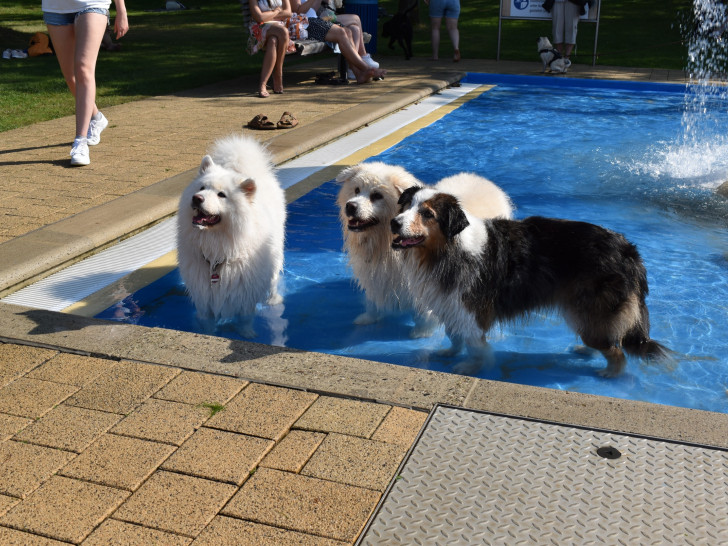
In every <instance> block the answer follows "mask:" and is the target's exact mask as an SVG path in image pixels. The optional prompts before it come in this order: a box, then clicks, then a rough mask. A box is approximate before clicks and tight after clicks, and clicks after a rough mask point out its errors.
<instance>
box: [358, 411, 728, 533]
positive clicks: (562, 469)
mask: <svg viewBox="0 0 728 546" xmlns="http://www.w3.org/2000/svg"><path fill="white" fill-rule="evenodd" d="M358 543H359V544H362V545H371V544H386V545H392V544H408V545H409V544H428V545H430V544H433V545H440V544H448V545H450V544H467V545H471V544H554V545H563V544H579V545H583V544H630V545H631V544H681V545H682V544H728V452H726V451H725V450H721V449H717V448H711V447H703V446H694V445H685V444H680V443H674V442H669V441H664V440H656V439H651V438H642V437H638V436H630V435H625V434H618V433H614V432H605V431H598V430H589V429H584V428H578V427H571V426H566V425H556V424H552V423H545V422H539V421H531V420H526V419H520V418H515V417H508V416H502V415H493V414H488V413H481V412H476V411H470V410H463V409H459V408H452V407H446V406H437V407H436V408H435V409H434V410H433V412H432V413H431V415H430V418H429V420H428V422H427V424H426V425H425V427H424V429H423V431H422V433H421V435H420V437H419V438H418V440H417V442H416V443H415V446H414V448H413V450H412V452H411V453H410V455H409V457H408V458H407V460H406V461H405V462H404V464H403V467H402V469H401V471H400V473H399V474H398V476H397V477H396V478H395V480H394V481H393V482H392V484H391V485H390V487H389V489H388V491H387V493H386V494H385V496H384V497H383V499H382V501H381V502H380V504H379V506H378V508H377V510H376V511H375V513H374V515H373V517H372V519H371V520H370V522H369V523H368V525H367V526H366V528H365V529H364V532H363V533H362V535H361V537H360V538H359V542H358Z"/></svg>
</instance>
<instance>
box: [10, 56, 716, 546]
mask: <svg viewBox="0 0 728 546" xmlns="http://www.w3.org/2000/svg"><path fill="white" fill-rule="evenodd" d="M385 64H386V65H387V66H386V68H387V69H388V70H390V73H389V75H388V77H387V78H386V79H385V80H384V81H382V82H373V83H372V84H370V85H364V86H356V85H350V86H319V85H315V84H314V83H313V76H314V75H315V74H316V73H317V72H323V71H327V70H332V69H333V67H334V61H333V59H331V58H329V59H321V60H317V61H315V62H314V63H310V64H302V65H297V66H292V67H290V68H287V69H286V90H285V94H284V95H271V97H270V98H269V99H265V100H261V99H259V98H257V97H255V96H254V95H253V89H254V78H248V79H247V80H244V79H241V80H236V81H232V82H225V83H223V84H220V85H215V86H210V87H207V88H202V89H197V90H193V91H190V92H186V93H180V94H177V95H174V96H165V97H154V98H150V99H146V100H142V101H137V102H133V103H129V104H125V105H120V106H115V107H111V108H107V109H104V113H105V114H106V116H107V117H108V118H109V120H110V125H109V128H107V129H106V131H105V132H104V135H103V137H104V138H103V139H102V143H101V144H100V145H99V146H97V147H95V148H92V149H91V160H92V163H91V165H90V166H88V167H83V168H70V167H69V166H68V155H67V154H68V150H69V149H70V140H69V135H70V134H71V131H72V127H73V120H72V118H63V119H60V120H53V121H49V122H44V123H39V124H36V125H34V126H31V127H27V128H22V129H17V130H14V131H8V132H5V133H3V139H2V143H1V144H0V153H2V158H3V159H2V173H3V176H2V180H0V185H2V188H3V190H4V193H5V196H6V200H5V202H4V203H5V204H4V205H3V208H4V211H3V212H4V220H5V221H4V224H3V227H2V231H1V232H0V296H5V295H7V294H9V293H11V292H13V291H14V290H17V289H19V288H21V287H22V286H24V285H25V284H28V283H30V282H32V281H33V280H36V279H38V278H42V277H44V276H46V275H48V274H49V273H51V272H53V271H55V270H57V269H59V268H62V267H65V266H66V265H68V264H70V263H73V262H74V261H76V260H77V259H79V258H80V257H82V256H85V255H88V254H90V253H93V252H95V251H96V250H98V249H99V248H103V247H105V246H108V245H110V244H113V243H114V242H116V241H118V240H119V239H121V238H124V237H126V236H128V235H130V234H133V233H135V232H138V231H139V230H142V229H144V228H145V227H147V226H149V225H151V224H153V223H154V222H156V221H158V220H160V219H162V218H165V217H168V216H170V215H172V214H173V213H174V212H175V210H176V207H177V201H178V198H179V195H180V193H181V191H182V189H183V188H184V187H185V186H186V185H187V183H188V182H189V181H190V180H191V178H192V177H193V176H194V173H195V172H196V169H197V166H198V165H199V161H200V158H201V157H202V155H203V154H204V151H205V149H206V148H207V146H208V145H209V144H210V143H211V142H212V141H213V140H214V139H215V138H217V137H219V136H223V135H225V134H227V133H229V132H231V131H235V130H240V128H241V127H242V125H244V124H245V123H246V122H247V121H248V120H250V119H251V118H252V117H253V116H254V115H256V114H259V113H263V114H265V115H267V116H268V117H269V118H271V119H272V120H273V121H276V120H277V119H278V118H279V117H280V115H281V114H282V113H283V112H284V111H290V112H292V113H293V114H294V115H295V116H296V117H297V118H298V119H299V121H300V125H299V126H298V127H296V128H294V129H292V130H287V131H269V132H266V131H259V132H252V131H251V132H250V133H251V134H254V135H255V136H256V137H258V138H260V139H261V140H264V141H266V142H268V144H269V146H270V150H271V151H272V152H273V155H274V158H275V161H276V163H278V164H280V163H283V162H284V161H287V160H289V159H292V158H294V157H296V156H298V155H301V154H303V153H305V152H306V151H309V150H310V149H313V148H316V147H319V146H321V145H323V144H325V143H327V142H329V141H331V140H334V139H336V138H338V137H340V136H343V135H345V134H347V133H350V132H352V131H355V130H356V129H357V128H359V127H361V126H362V125H364V124H367V123H371V122H373V121H375V120H377V119H380V118H382V117H384V116H386V115H388V114H390V113H392V112H394V111H396V110H398V109H401V108H405V107H407V105H409V104H412V103H414V102H416V101H418V100H421V99H423V98H425V97H426V96H428V95H430V94H432V93H434V92H437V91H438V90H439V89H442V88H444V87H445V86H447V85H449V84H451V83H454V82H456V81H458V80H459V79H460V78H461V77H462V76H463V75H464V73H465V72H468V71H470V72H498V73H512V74H531V75H540V72H539V70H540V63H538V62H533V63H512V62H504V61H501V62H494V61H469V60H463V61H461V62H460V63H459V64H457V65H456V64H453V63H451V62H440V63H433V62H430V61H427V60H418V59H412V60H411V61H409V62H405V61H403V60H399V59H390V58H387V59H386V63H385ZM554 77H559V76H554ZM569 77H585V78H603V79H626V80H639V81H652V82H673V83H678V84H679V83H684V81H685V75H684V74H683V73H682V72H680V71H667V70H640V69H620V68H612V67H596V68H593V67H591V66H588V65H579V64H575V65H574V66H573V67H572V70H571V72H570V73H569ZM292 190H293V192H295V191H303V190H300V189H296V187H294V188H293V189H292ZM294 196H295V195H294ZM289 197H291V195H290V192H289ZM0 341H1V342H2V345H0V461H3V464H2V465H0V543H2V544H5V543H8V544H14V543H17V544H33V543H37V544H54V543H56V542H53V541H61V542H67V543H68V542H70V543H81V542H84V541H85V542H84V543H86V544H104V543H108V542H109V541H110V537H115V538H116V539H119V540H121V541H124V540H125V541H126V542H127V543H130V544H137V543H149V542H153V541H157V542H159V543H162V544H167V543H169V544H187V543H190V542H192V541H193V540H194V541H195V544H213V543H214V544H219V543H237V544H247V543H251V544H253V543H263V544H297V543H300V544H340V543H352V542H353V541H354V540H356V537H357V536H358V534H359V532H360V531H361V529H362V528H363V526H364V525H365V523H366V521H367V519H368V517H369V515H370V514H371V513H372V511H373V509H374V508H375V506H376V504H377V502H378V500H379V498H380V497H381V495H382V493H383V492H384V490H385V489H386V487H387V484H388V483H389V482H390V480H392V478H394V476H395V474H396V472H397V467H398V465H399V464H400V462H401V461H402V460H403V458H404V457H405V455H406V453H407V450H408V449H409V448H410V446H411V445H412V443H413V442H414V441H415V438H416V436H417V433H418V431H419V429H420V428H421V426H422V425H423V423H424V422H425V419H426V416H427V412H428V411H430V409H431V408H432V407H433V405H434V404H436V403H444V404H450V405H453V406H458V407H466V408H472V409H477V410H484V411H491V412H497V413H504V414H509V415H514V416H523V417H529V418H533V419H542V420H547V421H552V422H558V423H567V424H573V425H579V426H584V427H588V428H598V429H606V430H613V431H619V432H625V433H631V434H639V435H644V436H650V437H656V438H665V439H670V440H675V441H680V442H688V443H695V444H701V445H712V446H720V447H724V448H726V447H728V415H724V414H717V413H711V412H705V411H698V410H686V409H681V408H674V407H668V406H658V405H654V404H647V403H639V402H631V401H627V400H621V399H612V398H603V397H598V396H590V395H582V394H578V393H571V392H563V391H554V390H549V389H541V388H536V387H527V386H520V385H514V384H509V383H498V382H492V381H485V380H480V379H474V378H470V377H466V376H459V375H454V374H442V373H437V372H431V371H427V370H419V369H412V368H402V367H398V366H393V365H388V364H382V363H377V362H368V361H362V360H357V359H351V358H342V357H335V356H330V355H324V354H318V353H307V352H302V351H297V350H293V349H284V348H279V347H272V346H266V345H260V344H255V343H248V342H243V341H233V340H228V339H224V338H219V337H212V336H203V335H198V334H189V333H184V332H178V331H170V330H163V329H156V328H144V327H139V326H134V325H126V324H117V323H109V322H105V321H100V320H96V319H90V318H85V317H80V316H75V315H70V314H64V313H56V312H51V311H44V310H39V309H31V308H26V307H20V306H15V305H9V304H3V303H0Z"/></svg>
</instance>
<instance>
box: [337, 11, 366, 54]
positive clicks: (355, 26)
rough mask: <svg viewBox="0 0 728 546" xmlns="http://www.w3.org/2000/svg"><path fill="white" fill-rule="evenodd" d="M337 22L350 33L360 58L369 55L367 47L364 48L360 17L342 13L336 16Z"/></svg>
mask: <svg viewBox="0 0 728 546" xmlns="http://www.w3.org/2000/svg"><path fill="white" fill-rule="evenodd" d="M336 18H337V20H338V21H339V22H340V23H341V24H342V25H344V26H345V27H346V28H347V29H348V30H349V31H350V32H351V37H352V42H353V43H354V47H356V51H357V53H359V56H360V57H363V56H364V55H366V54H367V50H366V47H364V34H363V32H364V31H363V30H362V28H361V19H360V18H359V16H358V15H356V14H353V13H342V14H339V15H337V16H336Z"/></svg>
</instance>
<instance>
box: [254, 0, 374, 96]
mask: <svg viewBox="0 0 728 546" xmlns="http://www.w3.org/2000/svg"><path fill="white" fill-rule="evenodd" d="M252 1H253V0H251V2H252ZM321 2H322V0H306V1H305V2H303V3H301V0H291V8H292V10H293V11H294V12H295V13H300V14H302V15H306V16H308V37H309V38H310V39H312V40H318V41H320V42H331V43H334V44H338V46H339V49H340V50H341V54H342V55H343V56H344V58H345V59H346V61H347V63H348V64H349V68H350V69H351V71H352V72H353V73H354V76H355V77H356V81H357V83H366V82H368V81H371V80H372V78H382V77H384V75H385V74H386V73H387V71H386V70H382V69H380V68H378V66H379V65H377V67H376V68H375V67H373V66H370V65H369V64H368V63H367V62H366V61H364V60H363V59H362V58H361V56H360V55H359V52H358V51H357V50H358V47H357V46H355V45H354V38H353V35H352V32H351V30H349V29H347V28H345V27H343V26H341V25H339V24H334V23H332V22H331V21H326V20H324V19H321V18H320V17H318V16H316V13H317V12H318V11H319V10H320V9H321ZM310 10H313V11H310ZM362 45H363V44H362ZM371 62H374V61H371Z"/></svg>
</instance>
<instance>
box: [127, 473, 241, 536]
mask: <svg viewBox="0 0 728 546" xmlns="http://www.w3.org/2000/svg"><path fill="white" fill-rule="evenodd" d="M236 491H237V488H236V487H235V486H234V485H229V484H224V483H219V482H214V481H211V480H203V479H201V478H195V477H192V476H184V475H182V474H174V473H172V472H156V473H155V474H153V475H152V477H151V478H149V480H147V482H146V483H145V484H144V485H142V486H141V487H140V488H139V489H138V490H137V491H136V492H135V493H134V494H133V495H132V497H131V498H130V499H129V500H128V501H127V502H126V503H124V505H123V506H122V507H121V508H120V509H119V510H118V511H117V512H116V513H115V514H114V518H115V519H120V520H123V521H128V522H130V523H137V524H139V525H144V526H145V527H151V528H153V529H159V530H162V531H168V532H170V533H177V534H180V535H184V536H188V537H195V536H197V535H198V534H200V533H201V532H202V530H203V529H204V528H205V526H206V525H207V524H208V523H209V522H210V521H212V518H214V517H215V515H216V514H217V512H218V511H219V510H220V509H221V508H222V507H223V505H224V504H225V503H226V502H227V501H228V499H230V497H232V496H233V494H234V493H235V492H236Z"/></svg>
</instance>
